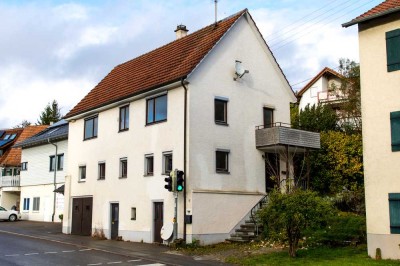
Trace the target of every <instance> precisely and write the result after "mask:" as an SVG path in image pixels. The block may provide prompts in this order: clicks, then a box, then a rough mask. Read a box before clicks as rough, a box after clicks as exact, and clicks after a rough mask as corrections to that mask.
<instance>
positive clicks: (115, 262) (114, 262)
mask: <svg viewBox="0 0 400 266" xmlns="http://www.w3.org/2000/svg"><path fill="white" fill-rule="evenodd" d="M120 263H122V261H111V262H107V264H120Z"/></svg>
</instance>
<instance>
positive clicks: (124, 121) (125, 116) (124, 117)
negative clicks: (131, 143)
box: [119, 105, 129, 131]
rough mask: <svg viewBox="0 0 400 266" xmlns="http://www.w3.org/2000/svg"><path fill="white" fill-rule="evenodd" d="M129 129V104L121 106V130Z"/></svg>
mask: <svg viewBox="0 0 400 266" xmlns="http://www.w3.org/2000/svg"><path fill="white" fill-rule="evenodd" d="M128 129H129V105H127V106H124V107H121V108H119V131H125V130H128Z"/></svg>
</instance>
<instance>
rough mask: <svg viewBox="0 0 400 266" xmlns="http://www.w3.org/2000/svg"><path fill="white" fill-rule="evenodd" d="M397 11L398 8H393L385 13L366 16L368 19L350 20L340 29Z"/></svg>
mask: <svg viewBox="0 0 400 266" xmlns="http://www.w3.org/2000/svg"><path fill="white" fill-rule="evenodd" d="M398 11H400V6H399V7H395V8H391V9H389V10H386V11H383V12H380V13H377V14H374V15H371V16H368V17H364V18H359V19H353V20H351V21H349V22H346V23H343V24H342V27H344V28H347V27H350V26H353V25H355V24H358V23H362V22H366V21H368V20H371V19H375V18H378V17H382V16H385V15H388V14H392V13H395V12H398Z"/></svg>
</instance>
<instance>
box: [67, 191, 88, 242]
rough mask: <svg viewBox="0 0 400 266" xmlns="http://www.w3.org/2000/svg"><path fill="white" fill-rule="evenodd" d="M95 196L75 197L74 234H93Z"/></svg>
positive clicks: (73, 213)
mask: <svg viewBox="0 0 400 266" xmlns="http://www.w3.org/2000/svg"><path fill="white" fill-rule="evenodd" d="M92 207H93V198H92V197H88V198H75V199H73V200H72V208H73V209H72V230H71V234H73V235H83V236H90V235H91V234H92Z"/></svg>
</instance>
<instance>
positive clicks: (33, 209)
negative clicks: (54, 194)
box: [32, 197, 40, 211]
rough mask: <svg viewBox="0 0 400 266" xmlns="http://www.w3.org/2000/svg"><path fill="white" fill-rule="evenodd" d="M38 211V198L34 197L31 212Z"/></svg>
mask: <svg viewBox="0 0 400 266" xmlns="http://www.w3.org/2000/svg"><path fill="white" fill-rule="evenodd" d="M39 209H40V197H34V198H33V206H32V211H39Z"/></svg>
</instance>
